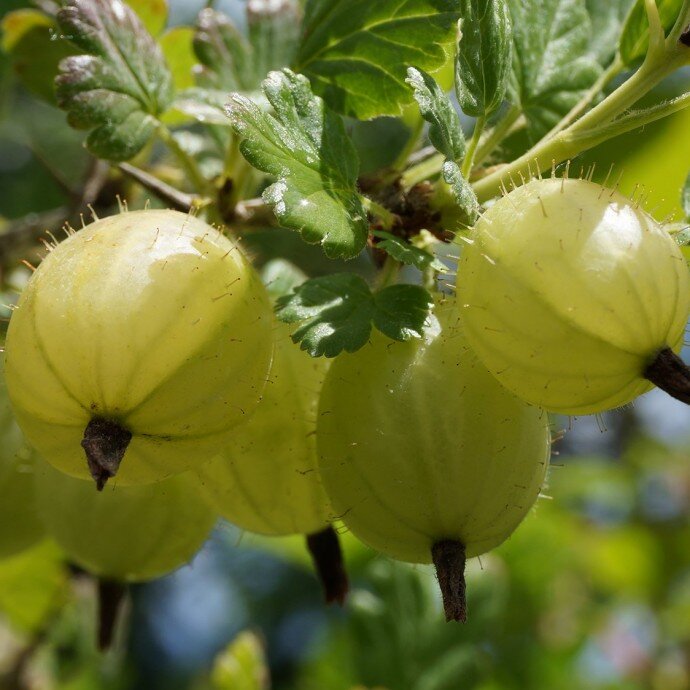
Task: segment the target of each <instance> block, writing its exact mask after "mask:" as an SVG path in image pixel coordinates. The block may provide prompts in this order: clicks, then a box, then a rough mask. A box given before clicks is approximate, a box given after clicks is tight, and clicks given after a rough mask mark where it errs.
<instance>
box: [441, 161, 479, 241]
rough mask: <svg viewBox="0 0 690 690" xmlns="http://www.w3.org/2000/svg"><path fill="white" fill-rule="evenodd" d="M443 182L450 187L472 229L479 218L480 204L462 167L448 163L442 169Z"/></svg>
mask: <svg viewBox="0 0 690 690" xmlns="http://www.w3.org/2000/svg"><path fill="white" fill-rule="evenodd" d="M441 172H442V175H443V180H444V181H445V183H446V184H447V185H449V186H450V189H451V192H452V193H453V196H454V197H455V201H456V203H457V204H458V206H459V207H460V210H461V211H462V213H463V215H464V224H465V225H467V226H468V227H471V226H472V225H474V224H475V222H476V221H477V218H478V217H479V202H478V201H477V196H476V195H475V193H474V190H473V189H472V185H471V184H470V183H469V182H468V181H467V180H466V179H465V177H464V175H463V174H462V171H461V170H460V166H459V165H458V164H457V163H455V162H454V161H446V162H445V163H444V164H443V168H442V171H441Z"/></svg>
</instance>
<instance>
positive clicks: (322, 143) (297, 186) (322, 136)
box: [227, 69, 369, 259]
mask: <svg viewBox="0 0 690 690" xmlns="http://www.w3.org/2000/svg"><path fill="white" fill-rule="evenodd" d="M263 89H264V93H265V95H266V98H267V99H268V101H269V103H270V104H271V106H273V110H274V114H273V115H271V114H269V113H267V112H264V111H263V110H262V109H261V108H260V107H259V106H258V105H257V104H256V103H254V102H253V101H252V100H250V99H249V98H247V97H246V96H243V95H241V94H237V93H236V94H233V95H232V96H231V99H230V103H229V104H228V107H227V114H228V116H229V117H230V121H231V124H232V126H233V128H234V129H235V131H236V132H237V134H238V135H239V136H240V138H241V143H240V150H241V152H242V155H243V156H244V157H245V158H246V159H247V161H249V163H250V164H251V165H253V166H254V167H255V168H258V169H259V170H262V171H263V172H265V173H268V174H269V175H272V176H273V177H275V178H277V181H276V182H275V183H274V184H273V185H271V186H270V187H269V188H268V189H266V191H265V192H264V199H265V201H266V202H267V203H268V204H270V205H271V206H272V207H273V210H274V212H275V214H276V217H277V218H278V220H279V222H280V223H281V225H283V226H284V227H286V228H290V229H292V230H298V231H299V232H300V233H301V234H302V238H303V239H304V240H305V241H306V242H309V243H311V244H321V245H322V247H323V249H324V252H325V253H326V255H327V256H329V257H331V258H345V259H350V258H353V257H355V256H357V254H359V252H360V251H361V250H362V249H363V248H364V245H365V243H366V239H367V236H368V232H369V226H368V221H367V215H366V212H365V210H364V208H363V206H362V202H361V198H360V196H359V194H358V193H357V189H356V182H357V175H358V171H359V160H358V158H357V153H356V151H355V148H354V146H353V144H352V142H351V140H350V139H349V138H348V136H347V134H346V132H345V126H344V124H343V121H342V119H341V118H340V117H339V116H338V115H335V114H334V113H332V112H331V111H329V110H328V109H327V108H326V107H325V105H324V102H323V101H322V100H321V99H320V98H318V97H317V96H314V94H313V93H312V92H311V89H310V86H309V81H308V79H307V78H306V77H304V76H303V75H298V74H294V73H293V72H291V71H290V70H287V69H286V70H283V71H282V72H271V73H270V74H269V76H268V78H267V79H266V80H265V81H264V83H263Z"/></svg>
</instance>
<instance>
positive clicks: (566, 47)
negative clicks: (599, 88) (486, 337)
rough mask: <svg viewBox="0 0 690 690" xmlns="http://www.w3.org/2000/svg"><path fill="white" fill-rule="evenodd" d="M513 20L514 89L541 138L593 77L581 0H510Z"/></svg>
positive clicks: (587, 25) (532, 129)
mask: <svg viewBox="0 0 690 690" xmlns="http://www.w3.org/2000/svg"><path fill="white" fill-rule="evenodd" d="M508 2H509V7H510V11H511V17H512V21H513V90H514V97H515V100H516V102H517V103H518V104H519V105H520V107H521V108H522V110H523V112H524V114H525V117H526V118H527V124H528V129H529V133H530V136H531V138H532V140H535V141H536V140H538V139H540V138H541V137H542V136H543V135H544V134H546V133H547V132H548V131H549V130H551V129H552V128H553V127H554V126H555V125H556V124H557V123H558V122H559V121H560V120H561V119H562V118H563V116H565V115H566V114H567V113H568V112H570V110H571V109H572V108H573V107H574V106H575V105H576V104H577V103H578V102H579V101H580V99H581V98H582V96H583V95H584V93H585V92H586V91H587V90H588V89H589V88H590V87H591V86H592V85H593V84H594V83H595V82H596V81H597V79H598V78H599V75H600V74H601V67H600V66H599V64H598V63H597V62H596V60H595V59H594V58H593V57H592V55H591V54H590V53H589V40H590V35H591V31H592V26H591V22H590V18H589V15H588V13H587V8H586V6H585V2H584V0H508Z"/></svg>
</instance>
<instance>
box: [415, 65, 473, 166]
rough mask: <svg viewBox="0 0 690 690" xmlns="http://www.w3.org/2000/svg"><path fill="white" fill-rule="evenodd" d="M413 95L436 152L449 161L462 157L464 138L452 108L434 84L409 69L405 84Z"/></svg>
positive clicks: (447, 99)
mask: <svg viewBox="0 0 690 690" xmlns="http://www.w3.org/2000/svg"><path fill="white" fill-rule="evenodd" d="M405 81H406V82H407V83H408V84H409V85H410V86H411V87H412V90H413V92H414V98H415V100H416V101H417V104H418V105H419V112H420V113H421V115H422V117H423V118H424V119H425V120H426V121H427V122H428V123H429V139H430V141H431V143H432V144H433V145H434V147H435V148H436V150H437V151H440V152H441V153H442V154H443V155H444V156H445V157H446V158H449V159H450V160H454V161H457V160H461V159H462V157H463V156H464V155H465V135H464V134H463V132H462V126H461V125H460V118H459V117H458V114H457V112H456V111H455V108H454V107H453V104H452V103H451V102H450V99H449V98H448V96H447V95H446V94H445V93H444V92H443V90H442V89H441V87H440V86H439V85H438V83H437V82H436V80H435V79H434V78H433V77H432V76H431V75H429V74H427V73H426V72H424V71H422V70H419V69H417V68H416V67H410V68H409V69H408V70H407V79H406V80H405Z"/></svg>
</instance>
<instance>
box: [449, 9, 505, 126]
mask: <svg viewBox="0 0 690 690" xmlns="http://www.w3.org/2000/svg"><path fill="white" fill-rule="evenodd" d="M460 31H461V37H460V41H459V43H458V54H457V60H456V63H455V92H456V94H457V97H458V103H459V104H460V108H461V109H462V111H463V112H464V113H465V114H466V115H471V116H472V117H489V116H490V115H491V114H492V113H493V112H494V111H496V110H497V109H498V108H499V107H500V106H501V104H502V103H503V99H504V97H505V94H506V89H507V86H508V79H509V76H510V68H511V64H512V28H511V24H510V11H509V10H508V5H507V0H462V19H461V22H460Z"/></svg>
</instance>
